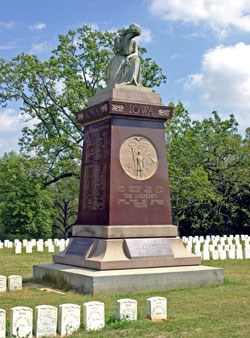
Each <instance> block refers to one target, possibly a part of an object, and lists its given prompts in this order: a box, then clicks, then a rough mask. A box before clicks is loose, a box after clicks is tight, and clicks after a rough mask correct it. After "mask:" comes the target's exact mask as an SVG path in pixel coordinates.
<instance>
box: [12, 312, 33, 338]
mask: <svg viewBox="0 0 250 338" xmlns="http://www.w3.org/2000/svg"><path fill="white" fill-rule="evenodd" d="M32 320H33V310H32V309H31V308H29V307H25V306H16V307H13V308H11V309H10V336H11V337H25V338H32V327H33V322H32Z"/></svg>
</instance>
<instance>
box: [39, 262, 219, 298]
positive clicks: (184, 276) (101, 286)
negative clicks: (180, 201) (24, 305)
mask: <svg viewBox="0 0 250 338" xmlns="http://www.w3.org/2000/svg"><path fill="white" fill-rule="evenodd" d="M33 276H34V278H35V280H38V281H44V282H52V283H54V284H55V285H57V286H61V287H69V288H70V289H73V290H76V291H78V292H80V293H84V294H91V295H99V294H103V293H105V294H111V293H112V294H114V293H119V294H121V293H127V292H132V291H143V290H163V289H164V290H165V289H173V288H180V287H193V286H203V285H208V284H222V283H223V282H224V270H223V269H220V268H214V267H207V266H202V265H199V266H182V267H167V268H166V267H164V268H148V269H126V270H106V271H97V270H93V269H86V268H79V267H74V266H69V265H63V264H42V265H34V266H33Z"/></svg>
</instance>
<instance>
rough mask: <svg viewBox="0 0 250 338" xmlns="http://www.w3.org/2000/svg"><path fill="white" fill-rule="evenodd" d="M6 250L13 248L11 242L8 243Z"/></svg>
mask: <svg viewBox="0 0 250 338" xmlns="http://www.w3.org/2000/svg"><path fill="white" fill-rule="evenodd" d="M7 248H8V249H11V248H13V242H11V241H8V245H7Z"/></svg>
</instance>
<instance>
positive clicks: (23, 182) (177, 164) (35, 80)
mask: <svg viewBox="0 0 250 338" xmlns="http://www.w3.org/2000/svg"><path fill="white" fill-rule="evenodd" d="M114 35H115V33H111V32H101V31H98V30H94V29H93V28H92V27H90V26H87V25H86V26H83V27H81V28H79V29H78V30H76V31H69V32H68V33H67V34H66V35H60V36H59V44H58V46H57V48H55V50H53V51H52V53H51V57H50V58H49V59H48V60H46V61H41V60H39V59H38V58H37V57H36V56H35V55H30V54H24V53H22V54H20V55H18V56H16V57H15V58H13V59H12V60H11V61H8V60H4V59H0V104H1V106H2V107H6V106H7V105H8V104H9V103H10V102H12V101H17V102H18V103H19V104H20V112H21V115H22V118H23V120H25V121H29V122H30V123H29V124H28V125H27V126H26V127H24V128H23V130H22V137H21V138H20V140H19V145H20V153H19V154H15V153H14V152H11V153H8V154H5V155H4V156H3V157H2V158H1V159H0V235H1V234H2V235H4V236H6V235H7V234H8V235H12V236H26V237H27V236H28V237H35V238H38V237H50V236H56V235H58V234H61V235H62V236H64V237H67V236H68V234H69V233H70V229H71V228H72V225H73V224H75V222H76V213H77V203H78V190H79V174H80V160H81V152H82V144H83V139H84V130H83V129H82V127H81V126H80V125H78V124H77V122H76V116H75V113H76V112H77V111H79V110H80V109H83V108H84V107H86V106H87V99H88V97H90V96H93V95H94V94H95V93H96V91H97V90H98V89H100V88H102V87H103V86H105V83H106V82H107V69H108V64H109V62H110V59H111V58H112V56H113V51H112V43H113V41H114ZM146 52H147V51H146V49H144V48H140V57H141V63H142V78H143V85H144V86H146V87H157V86H160V85H161V84H162V83H163V82H165V81H166V76H165V75H164V74H163V72H162V69H161V68H160V67H159V66H158V65H157V64H156V62H155V61H153V60H152V59H151V58H147V57H146ZM32 122H33V123H32ZM166 143H167V149H168V161H169V176H170V185H171V199H172V208H173V220H174V222H173V223H174V224H176V225H178V227H179V230H180V233H181V234H185V235H187V234H190V235H194V234H208V233H209V234H212V233H216V234H223V233H230V232H233V233H236V232H249V224H250V222H249V218H250V211H249V205H250V203H249V202H250V179H249V176H250V175H249V164H250V163H249V153H250V152H249V150H250V149H249V144H250V130H249V129H247V130H246V135H245V137H243V136H241V135H240V134H239V133H238V131H237V122H236V120H235V118H234V116H231V117H230V118H229V119H228V120H222V119H221V118H220V117H219V115H218V113H216V112H213V114H212V116H211V117H210V118H208V119H204V120H202V121H194V122H192V121H191V119H190V116H189V113H188V112H187V111H186V110H185V108H184V107H183V105H182V104H181V103H179V104H178V105H177V106H176V107H174V118H173V119H171V120H169V121H168V122H167V123H166Z"/></svg>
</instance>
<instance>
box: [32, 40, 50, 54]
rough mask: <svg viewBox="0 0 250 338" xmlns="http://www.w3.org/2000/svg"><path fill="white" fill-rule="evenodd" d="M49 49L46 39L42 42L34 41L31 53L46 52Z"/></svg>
mask: <svg viewBox="0 0 250 338" xmlns="http://www.w3.org/2000/svg"><path fill="white" fill-rule="evenodd" d="M47 50H48V44H47V42H46V41H44V42H41V43H34V44H33V45H32V47H31V51H30V52H31V53H38V54H40V53H44V52H46V51H47Z"/></svg>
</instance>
